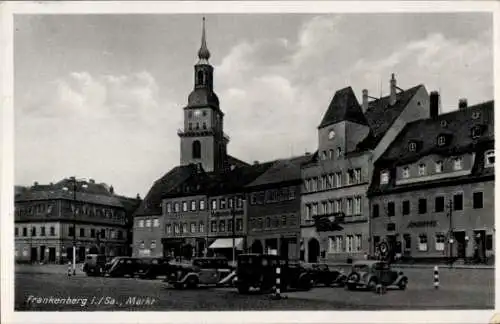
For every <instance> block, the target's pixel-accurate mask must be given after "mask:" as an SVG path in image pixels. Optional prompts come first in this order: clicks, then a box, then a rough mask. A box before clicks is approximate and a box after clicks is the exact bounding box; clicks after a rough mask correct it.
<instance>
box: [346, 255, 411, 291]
mask: <svg viewBox="0 0 500 324" xmlns="http://www.w3.org/2000/svg"><path fill="white" fill-rule="evenodd" d="M379 284H380V285H382V286H385V287H389V286H393V287H397V288H399V289H401V290H404V289H406V285H407V284H408V277H406V276H405V275H404V274H403V272H401V271H399V272H398V271H394V270H392V269H391V266H390V265H389V263H387V262H384V261H377V260H364V261H357V262H355V263H354V264H353V265H352V270H351V272H350V273H349V275H348V276H347V280H346V283H345V287H346V289H348V290H353V289H357V288H362V289H368V290H375V288H376V286H377V285H379Z"/></svg>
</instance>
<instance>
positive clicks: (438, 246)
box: [435, 233, 446, 251]
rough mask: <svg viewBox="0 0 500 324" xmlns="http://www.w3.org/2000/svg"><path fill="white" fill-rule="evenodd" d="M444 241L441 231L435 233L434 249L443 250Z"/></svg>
mask: <svg viewBox="0 0 500 324" xmlns="http://www.w3.org/2000/svg"><path fill="white" fill-rule="evenodd" d="M445 241H446V237H445V235H444V234H442V233H438V234H436V246H435V248H436V251H444V242H445Z"/></svg>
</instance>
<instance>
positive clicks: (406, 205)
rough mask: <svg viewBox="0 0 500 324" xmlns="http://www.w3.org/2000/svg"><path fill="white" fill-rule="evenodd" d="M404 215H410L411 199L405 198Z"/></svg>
mask: <svg viewBox="0 0 500 324" xmlns="http://www.w3.org/2000/svg"><path fill="white" fill-rule="evenodd" d="M402 212H403V215H410V201H409V200H403V210H402Z"/></svg>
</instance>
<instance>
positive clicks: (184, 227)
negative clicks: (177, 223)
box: [182, 223, 188, 233]
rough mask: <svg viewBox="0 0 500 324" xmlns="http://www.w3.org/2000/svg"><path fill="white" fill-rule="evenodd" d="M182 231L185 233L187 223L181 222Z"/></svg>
mask: <svg viewBox="0 0 500 324" xmlns="http://www.w3.org/2000/svg"><path fill="white" fill-rule="evenodd" d="M182 232H183V233H187V232H188V224H187V223H183V224H182Z"/></svg>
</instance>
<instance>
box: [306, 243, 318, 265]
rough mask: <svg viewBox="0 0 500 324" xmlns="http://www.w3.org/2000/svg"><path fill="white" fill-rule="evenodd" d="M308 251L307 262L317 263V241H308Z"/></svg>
mask: <svg viewBox="0 0 500 324" xmlns="http://www.w3.org/2000/svg"><path fill="white" fill-rule="evenodd" d="M307 247H308V249H307V250H308V251H307V256H308V258H307V259H308V260H307V262H309V263H316V262H318V257H319V249H320V247H319V242H318V240H317V239H315V238H312V239H310V240H309V243H308V244H307Z"/></svg>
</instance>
